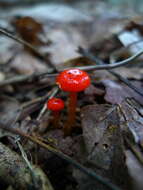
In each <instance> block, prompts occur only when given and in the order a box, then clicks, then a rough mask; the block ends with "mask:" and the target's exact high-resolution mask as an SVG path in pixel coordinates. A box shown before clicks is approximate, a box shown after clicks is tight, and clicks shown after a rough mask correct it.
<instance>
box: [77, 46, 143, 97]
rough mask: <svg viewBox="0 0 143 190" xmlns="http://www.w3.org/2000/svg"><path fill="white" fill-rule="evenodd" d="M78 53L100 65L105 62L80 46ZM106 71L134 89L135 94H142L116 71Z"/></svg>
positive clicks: (142, 94)
mask: <svg viewBox="0 0 143 190" xmlns="http://www.w3.org/2000/svg"><path fill="white" fill-rule="evenodd" d="M80 53H81V54H82V55H83V56H85V57H87V58H89V59H91V60H92V61H94V62H97V63H98V64H100V65H105V63H104V62H103V61H102V60H101V59H99V58H97V57H96V56H94V55H92V54H91V53H90V52H88V51H86V50H84V49H83V48H80ZM108 72H109V73H111V74H112V75H114V76H115V77H116V78H118V79H119V80H120V81H122V82H123V83H124V84H126V85H127V86H128V87H129V88H131V89H132V90H134V91H135V92H136V93H137V94H139V95H140V96H143V93H142V92H141V91H140V90H139V89H138V88H136V87H135V86H134V85H132V83H131V82H130V81H129V80H128V79H125V78H124V77H122V76H121V75H119V74H118V73H116V72H114V71H110V70H109V71H108Z"/></svg>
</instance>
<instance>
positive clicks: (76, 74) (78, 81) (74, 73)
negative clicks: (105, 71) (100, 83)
mask: <svg viewBox="0 0 143 190" xmlns="http://www.w3.org/2000/svg"><path fill="white" fill-rule="evenodd" d="M56 82H57V84H58V85H59V87H60V88H61V89H62V90H64V91H68V92H80V91H83V90H84V89H85V88H87V87H88V86H89V85H90V77H89V75H88V74H87V73H86V72H85V71H82V70H80V69H67V70H65V71H63V72H61V73H60V74H59V75H58V77H57V80H56Z"/></svg>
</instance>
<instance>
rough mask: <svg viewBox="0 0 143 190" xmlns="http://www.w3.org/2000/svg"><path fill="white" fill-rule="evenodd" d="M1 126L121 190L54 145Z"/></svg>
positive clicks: (0, 124) (2, 126)
mask: <svg viewBox="0 0 143 190" xmlns="http://www.w3.org/2000/svg"><path fill="white" fill-rule="evenodd" d="M0 128H1V129H4V130H7V131H9V132H11V133H14V134H17V135H20V136H22V137H25V138H27V139H28V140H30V141H32V142H34V143H36V144H38V145H39V146H41V147H43V148H45V149H47V150H48V151H50V152H51V153H53V154H55V155H56V156H58V157H60V158H62V159H64V160H66V161H67V162H68V163H69V164H72V165H73V166H74V167H76V168H77V169H79V170H80V171H82V172H84V173H85V174H87V175H88V176H90V177H92V178H93V179H95V180H97V181H98V182H100V183H102V184H103V185H105V186H106V187H107V188H109V189H111V190H121V189H120V188H118V187H117V186H116V185H114V184H112V183H110V182H109V181H108V180H107V179H105V178H103V177H101V176H99V175H97V174H96V173H95V172H94V171H91V170H90V169H87V168H86V167H84V166H82V165H81V164H79V163H78V162H76V161H75V160H73V159H71V158H70V157H69V156H67V155H65V154H64V153H62V152H61V151H59V150H57V149H55V148H53V147H52V146H50V145H48V144H45V143H44V142H42V141H41V140H39V139H36V138H35V137H33V136H30V135H28V134H25V133H23V132H22V131H20V130H19V129H14V128H12V127H7V126H6V125H4V124H2V123H0Z"/></svg>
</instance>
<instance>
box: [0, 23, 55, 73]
mask: <svg viewBox="0 0 143 190" xmlns="http://www.w3.org/2000/svg"><path fill="white" fill-rule="evenodd" d="M0 33H2V34H4V35H5V36H7V37H9V38H11V39H13V40H15V41H17V42H19V43H20V44H22V45H24V46H26V47H28V48H30V49H31V50H32V51H33V53H35V55H37V56H38V57H39V58H40V59H42V60H45V61H46V62H47V64H49V66H50V67H51V68H53V72H54V71H55V72H57V68H56V67H55V65H54V64H52V63H51V62H50V61H49V60H48V59H47V57H46V56H45V55H43V54H41V53H40V52H39V51H38V50H37V48H35V47H34V46H32V45H31V44H30V43H28V42H26V41H25V40H23V39H21V38H19V37H17V36H14V35H12V34H11V33H9V32H7V31H6V30H4V29H3V28H1V27H0Z"/></svg>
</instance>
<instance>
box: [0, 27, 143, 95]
mask: <svg viewBox="0 0 143 190" xmlns="http://www.w3.org/2000/svg"><path fill="white" fill-rule="evenodd" d="M0 32H1V29H0ZM78 52H79V53H80V54H83V48H81V47H79V49H78ZM142 54H143V50H141V51H139V52H138V53H136V54H135V55H133V56H131V57H129V58H128V59H125V60H123V61H119V62H115V63H112V64H102V65H91V66H84V67H76V68H79V69H81V70H85V71H92V70H110V69H115V68H117V67H121V66H125V65H127V64H128V63H130V62H132V61H134V60H135V59H136V58H138V57H139V56H140V55H142ZM84 56H86V57H89V55H88V54H86V52H84ZM90 59H91V60H93V61H94V62H96V60H95V57H94V56H93V55H92V56H91V55H90ZM65 69H68V68H65ZM60 71H62V70H59V72H60ZM57 74H58V73H53V74H49V72H43V73H37V74H32V75H26V76H17V77H14V78H11V79H7V80H4V81H2V82H0V87H2V86H4V85H8V84H15V83H18V82H26V81H29V80H34V79H35V78H39V77H41V76H42V75H43V76H44V75H45V77H49V76H51V77H52V76H53V77H54V76H57ZM135 91H136V92H137V89H136V90H135Z"/></svg>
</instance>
